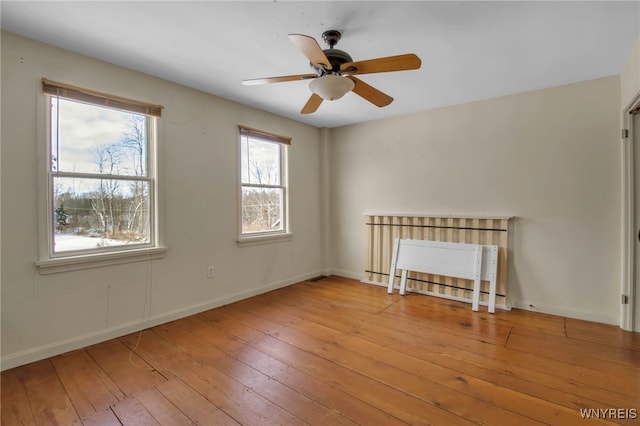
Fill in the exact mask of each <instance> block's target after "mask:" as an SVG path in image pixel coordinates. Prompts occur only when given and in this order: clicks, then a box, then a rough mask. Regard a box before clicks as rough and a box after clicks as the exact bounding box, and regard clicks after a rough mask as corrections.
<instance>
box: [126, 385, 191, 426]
mask: <svg viewBox="0 0 640 426" xmlns="http://www.w3.org/2000/svg"><path fill="white" fill-rule="evenodd" d="M135 398H136V399H137V400H138V401H140V403H141V404H142V405H144V407H145V409H146V410H147V411H148V412H149V414H151V415H152V416H153V418H154V419H155V420H157V421H158V423H160V424H161V425H171V426H188V425H194V424H196V423H195V422H193V421H191V419H189V417H187V416H186V415H185V414H184V413H183V412H182V411H180V410H179V409H178V407H176V406H175V405H173V404H172V403H171V401H169V400H168V399H167V398H165V396H164V395H163V394H162V393H160V391H159V390H158V389H156V388H153V389H149V390H146V391H144V392H139V393H137V394H136V396H135Z"/></svg>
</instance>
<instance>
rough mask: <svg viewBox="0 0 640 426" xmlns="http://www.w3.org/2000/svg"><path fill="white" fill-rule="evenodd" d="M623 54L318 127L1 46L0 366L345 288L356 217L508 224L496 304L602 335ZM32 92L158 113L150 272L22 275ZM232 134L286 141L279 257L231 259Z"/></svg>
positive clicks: (616, 220)
mask: <svg viewBox="0 0 640 426" xmlns="http://www.w3.org/2000/svg"><path fill="white" fill-rule="evenodd" d="M635 52H636V53H635V56H633V55H632V58H634V57H635V58H636V59H635V63H636V65H633V60H630V62H631V65H628V67H629V70H630V71H627V72H626V73H623V76H622V78H619V77H607V78H602V79H598V80H593V81H588V82H583V83H577V84H572V85H567V86H561V87H556V88H550V89H545V90H539V91H534V92H529V93H523V94H518V95H512V96H506V97H501V98H496V99H489V100H485V101H480V102H475V103H471V104H465V105H458V106H453V107H450V108H443V109H438V110H433V111H426V112H422V113H418V114H412V115H407V116H402V117H396V118H392V119H386V120H380V121H373V122H368V123H363V124H359V125H353V126H346V127H342V128H337V129H316V128H313V127H310V126H306V125H303V124H301V123H298V122H295V121H292V120H288V119H285V118H281V117H278V116H275V115H272V114H268V113H266V112H263V111H259V110H255V109H252V108H249V107H246V106H242V105H238V104H235V103H232V102H229V101H226V100H223V99H220V98H216V97H213V96H210V95H206V94H203V93H200V92H197V91H194V90H191V89H188V88H185V87H182V86H179V85H175V84H172V83H169V82H166V81H163V80H160V79H156V78H152V77H149V76H146V75H142V74H139V73H136V72H133V71H130V70H126V69H123V68H119V67H116V66H113V65H109V64H105V63H103V62H100V61H96V60H93V59H90V58H87V57H84V56H80V55H76V54H73V53H70V52H67V51H63V50H59V49H57V48H53V47H51V46H47V45H44V44H41V43H37V42H33V41H30V40H27V39H24V38H21V37H18V36H15V35H12V34H7V33H2V64H1V66H2V110H1V111H2V134H1V137H2V154H1V168H0V170H1V173H2V175H1V177H2V188H1V190H2V198H1V204H2V215H1V220H2V227H1V233H2V244H1V249H0V251H1V253H2V275H1V280H2V281H1V284H2V306H1V310H2V323H1V325H2V360H3V364H2V368H9V367H11V366H13V365H17V364H20V363H24V362H28V361H30V360H35V359H38V358H41V357H44V356H48V355H52V354H55V353H59V352H61V351H63V350H69V349H72V348H75V347H79V346H82V345H85V344H89V343H92V342H97V341H100V340H103V339H106V338H109V337H113V336H117V335H121V334H124V333H127V332H131V331H134V330H137V329H139V328H141V327H144V326H148V325H150V324H153V323H156V322H161V321H165V320H169V319H172V318H175V317H179V316H182V315H186V314H189V313H191V312H197V311H199V310H203V309H206V308H208V307H210V306H216V305H218V304H221V303H225V302H227V301H230V300H235V299H238V298H242V297H247V296H249V295H252V294H255V293H258V292H262V291H265V290H267V289H269V288H274V287H278V286H282V285H287V284H289V283H293V282H295V281H298V280H301V279H304V278H306V277H310V276H315V275H318V274H321V273H325V272H327V271H333V272H335V273H338V274H342V275H345V276H352V277H355V278H361V277H362V267H363V264H364V260H363V259H364V245H365V235H364V225H363V217H362V213H363V212H365V211H380V212H394V213H403V212H407V213H426V214H468V215H499V216H503V215H512V216H514V217H515V219H514V221H513V229H512V235H513V241H512V252H511V253H510V265H509V273H508V282H509V283H508V285H509V295H510V302H511V303H512V304H513V305H514V306H517V307H523V308H525V309H539V310H542V311H544V312H550V313H558V314H563V315H568V316H571V317H577V318H586V319H592V320H596V321H602V322H608V323H617V319H618V307H619V306H618V298H619V284H620V280H621V272H620V252H621V248H620V246H621V243H620V233H619V229H620V227H621V222H620V216H621V215H620V204H621V191H620V175H621V171H620V158H621V151H620V141H619V111H620V105H621V104H623V105H624V103H625V102H624V101H625V99H624V98H625V96H626V94H628V93H632V92H633V93H635V92H636V91H637V90H638V88H640V74H638V72H637V69H638V65H637V63H638V60H637V57H638V52H640V50H639V49H638V47H637V46H636V49H635ZM633 67H635V68H633ZM625 70H626V68H625ZM634 70H635V71H634ZM42 77H46V78H50V79H53V80H58V81H62V82H67V83H70V84H74V85H78V86H83V87H88V88H92V89H95V90H100V91H104V92H110V93H114V94H120V95H126V96H127V97H131V98H138V99H141V100H144V101H148V102H152V103H159V104H163V105H164V106H165V110H164V112H163V119H162V125H163V145H164V149H163V156H164V161H163V165H162V168H161V170H162V174H161V179H162V183H163V193H164V206H163V213H164V215H165V219H166V221H165V229H166V241H167V244H168V246H169V252H168V254H167V255H166V257H165V258H164V259H161V260H158V261H152V262H141V263H133V264H127V265H120V266H112V267H104V268H97V269H89V270H82V271H76V272H69V273H61V274H54V275H47V276H42V275H40V274H38V272H37V270H36V269H35V267H34V263H33V262H34V261H35V260H36V259H37V256H38V233H37V224H38V216H37V204H38V197H37V194H36V189H37V158H36V157H37V155H36V152H37V147H38V144H42V143H44V141H42V140H39V139H38V136H37V130H38V129H37V119H36V117H37V114H38V111H37V105H38V99H39V97H40V96H41V94H40V93H39V80H40V78H42ZM621 88H622V93H623V96H622V99H621V96H620V93H621ZM625 88H627V89H625ZM238 124H245V125H248V126H251V127H256V128H260V129H264V130H268V131H272V132H275V133H278V134H283V135H289V136H292V137H293V147H292V148H291V156H290V160H291V161H290V163H291V170H290V181H291V211H292V226H293V232H294V238H293V240H292V241H289V242H280V243H276V244H268V245H260V246H250V247H243V248H238V247H237V245H236V243H235V237H236V235H235V233H236V203H237V196H236V190H237V189H236V188H237V187H236V184H237V182H236V175H237V166H236V164H237V150H236V138H237V125H238ZM185 212H190V215H189V216H185ZM207 265H214V266H215V267H216V277H215V278H214V279H213V280H209V279H207V278H206V266H207ZM530 305H533V307H530Z"/></svg>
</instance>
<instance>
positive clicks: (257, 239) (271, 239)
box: [236, 232, 293, 247]
mask: <svg viewBox="0 0 640 426" xmlns="http://www.w3.org/2000/svg"><path fill="white" fill-rule="evenodd" d="M291 239H293V234H292V233H290V232H288V233H283V234H272V235H256V236H251V237H239V238H238V239H237V240H236V243H237V244H238V247H246V246H254V245H258V244H270V243H277V242H280V241H289V240H291Z"/></svg>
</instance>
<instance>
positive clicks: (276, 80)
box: [242, 74, 318, 86]
mask: <svg viewBox="0 0 640 426" xmlns="http://www.w3.org/2000/svg"><path fill="white" fill-rule="evenodd" d="M317 77H318V76H317V74H297V75H283V76H280V77H265V78H254V79H251V80H243V81H242V84H244V85H245V86H254V85H256V84H270V83H281V82H283V81H296V80H310V79H312V78H317Z"/></svg>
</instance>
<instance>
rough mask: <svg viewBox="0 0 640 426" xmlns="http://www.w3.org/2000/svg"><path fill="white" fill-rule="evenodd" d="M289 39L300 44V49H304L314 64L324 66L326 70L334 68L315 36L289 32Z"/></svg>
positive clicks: (297, 44)
mask: <svg viewBox="0 0 640 426" xmlns="http://www.w3.org/2000/svg"><path fill="white" fill-rule="evenodd" d="M289 39H290V40H291V41H292V42H293V44H295V45H296V46H298V49H300V50H302V53H304V55H305V56H306V57H307V58H309V61H310V62H311V63H312V64H313V65H315V66H317V67H324V69H326V70H330V69H331V68H332V67H331V62H329V59H327V55H325V54H324V52H323V51H322V48H321V47H320V45H319V44H318V42H317V41H316V39H315V38H313V37H309V36H307V35H304V34H289Z"/></svg>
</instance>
